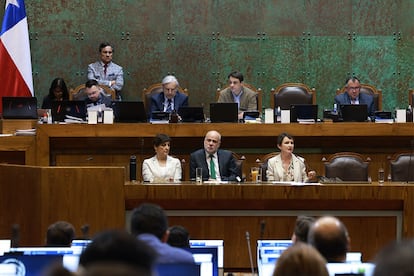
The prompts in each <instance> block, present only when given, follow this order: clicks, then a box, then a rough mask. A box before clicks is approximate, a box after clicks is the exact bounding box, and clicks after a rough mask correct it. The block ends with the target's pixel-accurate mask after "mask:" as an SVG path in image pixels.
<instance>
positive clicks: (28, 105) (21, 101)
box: [2, 97, 38, 119]
mask: <svg viewBox="0 0 414 276" xmlns="http://www.w3.org/2000/svg"><path fill="white" fill-rule="evenodd" d="M2 107H3V118H4V119H37V118H38V117H37V99H36V98H35V97H3V99H2Z"/></svg>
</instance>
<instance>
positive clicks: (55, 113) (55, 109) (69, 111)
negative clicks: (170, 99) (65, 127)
mask: <svg viewBox="0 0 414 276" xmlns="http://www.w3.org/2000/svg"><path fill="white" fill-rule="evenodd" d="M67 116H72V117H76V118H80V119H83V120H85V119H86V103H85V101H53V102H52V119H53V121H55V122H64V121H65V119H67V118H68V117H67Z"/></svg>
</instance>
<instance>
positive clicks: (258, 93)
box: [216, 82, 263, 112]
mask: <svg viewBox="0 0 414 276" xmlns="http://www.w3.org/2000/svg"><path fill="white" fill-rule="evenodd" d="M242 85H243V86H245V87H247V88H249V89H250V90H252V91H254V92H256V98H257V111H259V112H262V98H263V91H262V89H261V88H256V87H254V86H253V85H251V84H248V83H245V82H243V83H242ZM228 87H229V86H228V85H227V86H226V87H225V88H217V90H216V102H217V101H218V98H219V96H220V91H221V90H223V89H226V88H228Z"/></svg>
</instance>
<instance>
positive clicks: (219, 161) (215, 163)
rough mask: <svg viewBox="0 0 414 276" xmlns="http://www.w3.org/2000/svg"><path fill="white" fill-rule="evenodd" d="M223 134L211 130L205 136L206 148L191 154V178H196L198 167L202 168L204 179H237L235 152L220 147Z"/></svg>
mask: <svg viewBox="0 0 414 276" xmlns="http://www.w3.org/2000/svg"><path fill="white" fill-rule="evenodd" d="M220 144H221V135H220V133H219V132H217V131H215V130H210V131H209V132H207V134H206V136H205V137H204V148H203V149H199V150H197V151H195V152H193V153H191V155H190V178H191V179H195V170H196V168H202V172H203V180H217V181H220V180H223V181H236V180H237V177H240V176H239V175H237V166H236V160H235V158H234V157H233V154H232V153H231V152H230V151H228V150H222V149H219V148H220Z"/></svg>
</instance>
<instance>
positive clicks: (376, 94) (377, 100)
mask: <svg viewBox="0 0 414 276" xmlns="http://www.w3.org/2000/svg"><path fill="white" fill-rule="evenodd" d="M345 91H346V87H345V86H344V87H342V88H341V89H339V88H338V89H337V90H336V95H339V94H341V93H344V92H345ZM359 93H365V94H368V95H371V96H372V97H373V98H374V108H375V110H376V111H381V110H382V91H381V90H379V89H377V88H376V87H375V86H373V85H370V84H363V83H361V90H360V91H359Z"/></svg>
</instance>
